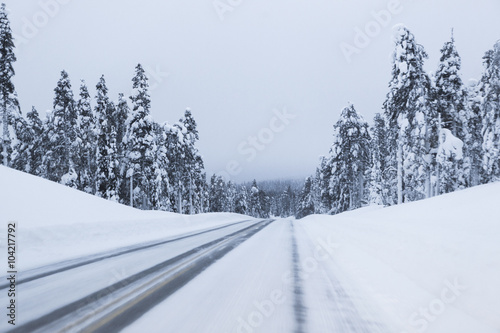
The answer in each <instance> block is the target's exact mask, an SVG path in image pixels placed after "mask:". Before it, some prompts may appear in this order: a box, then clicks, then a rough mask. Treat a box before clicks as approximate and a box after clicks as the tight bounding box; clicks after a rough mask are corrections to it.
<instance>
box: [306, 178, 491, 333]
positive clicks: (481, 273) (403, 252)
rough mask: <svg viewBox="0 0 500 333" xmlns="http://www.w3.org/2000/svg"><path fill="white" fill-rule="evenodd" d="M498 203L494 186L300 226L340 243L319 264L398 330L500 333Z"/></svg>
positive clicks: (313, 219) (323, 218)
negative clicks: (370, 304)
mask: <svg viewBox="0 0 500 333" xmlns="http://www.w3.org/2000/svg"><path fill="white" fill-rule="evenodd" d="M499 202H500V184H498V183H497V184H490V185H484V186H479V187H475V188H471V189H468V190H465V191H460V192H455V193H452V194H448V195H443V196H440V197H437V198H433V199H429V200H424V201H420V202H414V203H411V204H404V205H401V206H397V207H390V208H384V209H375V210H374V209H372V208H368V209H361V210H358V211H353V212H348V213H344V214H340V215H337V216H310V217H307V218H305V219H303V220H300V221H298V222H297V224H298V227H299V228H302V229H303V230H304V233H305V234H307V235H308V237H309V238H310V239H311V241H313V242H316V243H317V242H318V241H323V242H324V241H326V240H327V241H328V242H331V243H334V244H335V248H336V251H335V252H334V253H333V254H332V258H331V259H329V260H328V261H326V262H323V263H322V264H326V265H327V266H328V265H329V266H330V270H331V271H333V272H335V271H337V272H340V273H341V274H339V276H340V277H341V279H342V281H341V282H343V283H344V284H345V285H347V286H349V285H350V286H352V287H353V289H355V290H357V292H358V293H359V296H360V297H359V298H356V299H358V301H359V304H358V306H366V305H367V304H369V303H372V305H374V306H375V308H376V309H377V310H379V312H381V313H380V315H381V316H384V317H385V318H386V321H387V322H391V323H395V324H396V327H397V329H398V330H399V331H398V332H464V333H465V332H499V330H500V297H499V296H500V283H499V281H500V241H499V240H500V238H499V237H500V205H499ZM349 281H350V282H349ZM356 299H354V301H356Z"/></svg>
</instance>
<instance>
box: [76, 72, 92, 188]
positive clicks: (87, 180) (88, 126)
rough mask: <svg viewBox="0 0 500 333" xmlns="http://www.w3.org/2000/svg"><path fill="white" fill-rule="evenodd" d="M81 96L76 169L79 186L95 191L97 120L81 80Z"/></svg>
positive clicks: (77, 109)
mask: <svg viewBox="0 0 500 333" xmlns="http://www.w3.org/2000/svg"><path fill="white" fill-rule="evenodd" d="M79 95H80V98H79V100H78V102H77V103H76V114H77V121H76V123H77V130H76V132H77V140H76V154H75V171H76V174H77V188H78V189H79V190H81V191H85V192H87V193H91V194H94V193H95V174H96V163H95V157H96V147H97V145H96V120H95V117H94V113H93V111H92V106H91V98H90V94H89V91H88V88H87V85H86V84H85V81H83V80H82V81H81V84H80V94H79Z"/></svg>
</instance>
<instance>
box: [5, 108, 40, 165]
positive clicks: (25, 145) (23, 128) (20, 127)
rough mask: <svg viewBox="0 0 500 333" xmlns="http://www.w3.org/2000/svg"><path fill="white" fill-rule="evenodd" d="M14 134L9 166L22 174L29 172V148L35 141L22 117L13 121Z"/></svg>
mask: <svg viewBox="0 0 500 333" xmlns="http://www.w3.org/2000/svg"><path fill="white" fill-rule="evenodd" d="M14 133H15V136H16V138H17V140H16V143H15V144H14V147H13V148H12V154H11V156H10V166H11V167H12V168H14V169H17V170H20V171H23V172H29V171H30V164H29V160H30V155H31V150H30V148H31V146H32V145H33V141H34V139H35V138H34V133H33V131H32V129H31V128H30V126H29V125H28V122H27V121H26V120H25V119H24V118H23V117H19V118H17V119H16V120H15V122H14Z"/></svg>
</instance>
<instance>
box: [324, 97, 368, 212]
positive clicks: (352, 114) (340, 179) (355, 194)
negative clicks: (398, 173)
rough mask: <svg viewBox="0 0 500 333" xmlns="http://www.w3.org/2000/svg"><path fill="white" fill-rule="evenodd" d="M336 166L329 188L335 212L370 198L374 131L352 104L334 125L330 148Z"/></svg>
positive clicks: (332, 162) (333, 166) (353, 207)
mask: <svg viewBox="0 0 500 333" xmlns="http://www.w3.org/2000/svg"><path fill="white" fill-rule="evenodd" d="M329 163H330V165H329V167H330V169H331V170H332V176H331V178H330V184H329V190H330V194H331V195H332V197H333V198H334V204H333V206H332V207H331V213H333V214H337V213H341V212H343V211H346V210H351V209H355V208H359V207H361V206H362V204H363V202H364V201H366V198H365V196H364V194H365V190H364V189H365V181H366V180H365V173H366V171H367V169H368V168H369V166H370V134H369V131H368V123H367V122H366V121H365V120H364V119H363V117H362V116H361V115H360V114H359V113H358V112H357V111H356V109H355V108H354V106H353V105H352V104H349V105H348V106H347V107H346V108H344V109H343V110H342V113H341V115H340V119H339V120H338V121H337V123H336V124H335V125H334V141H333V144H332V147H331V148H330V158H329Z"/></svg>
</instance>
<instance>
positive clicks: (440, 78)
mask: <svg viewBox="0 0 500 333" xmlns="http://www.w3.org/2000/svg"><path fill="white" fill-rule="evenodd" d="M461 67H462V60H461V58H460V55H459V54H458V51H457V49H456V47H455V39H454V37H453V35H452V37H451V40H450V41H449V42H446V43H445V44H444V46H443V48H442V49H441V58H440V62H439V66H438V70H437V72H436V83H435V89H436V90H435V93H436V95H435V98H436V107H437V111H438V114H439V115H440V116H441V126H442V127H443V128H447V129H449V130H450V131H451V133H452V134H453V135H454V136H456V137H458V138H459V139H463V137H464V130H465V128H464V124H462V115H463V114H464V111H465V98H466V94H465V87H464V84H463V82H462V78H461V76H460V69H461Z"/></svg>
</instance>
